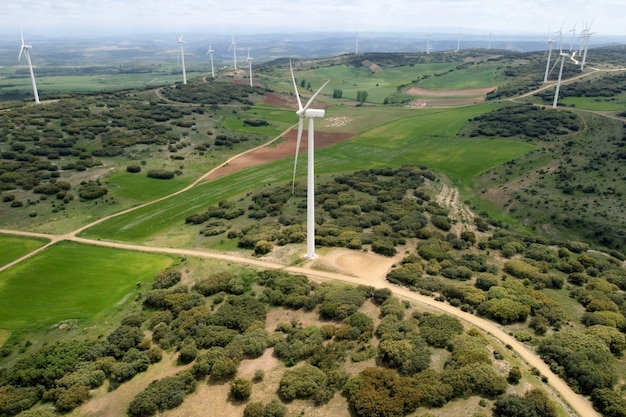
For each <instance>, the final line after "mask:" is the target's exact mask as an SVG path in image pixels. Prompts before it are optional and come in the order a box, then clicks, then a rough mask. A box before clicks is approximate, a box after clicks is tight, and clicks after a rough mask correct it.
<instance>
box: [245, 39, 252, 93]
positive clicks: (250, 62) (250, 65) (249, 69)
mask: <svg viewBox="0 0 626 417" xmlns="http://www.w3.org/2000/svg"><path fill="white" fill-rule="evenodd" d="M246 61H248V74H249V76H250V87H254V86H253V85H252V58H251V57H250V48H248V58H246Z"/></svg>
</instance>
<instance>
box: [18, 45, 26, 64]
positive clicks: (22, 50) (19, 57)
mask: <svg viewBox="0 0 626 417" xmlns="http://www.w3.org/2000/svg"><path fill="white" fill-rule="evenodd" d="M22 52H24V46H22V47H21V48H20V54H19V55H18V56H17V62H20V61H21V60H22Z"/></svg>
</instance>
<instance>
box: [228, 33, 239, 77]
mask: <svg viewBox="0 0 626 417" xmlns="http://www.w3.org/2000/svg"><path fill="white" fill-rule="evenodd" d="M231 49H232V50H233V67H234V68H235V69H237V42H235V37H234V36H233V37H232V42H231V43H230V46H229V47H228V50H229V51H230V50H231Z"/></svg>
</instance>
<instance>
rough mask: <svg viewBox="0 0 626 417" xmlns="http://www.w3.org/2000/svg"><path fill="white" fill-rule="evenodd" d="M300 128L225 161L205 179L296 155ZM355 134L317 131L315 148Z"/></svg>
mask: <svg viewBox="0 0 626 417" xmlns="http://www.w3.org/2000/svg"><path fill="white" fill-rule="evenodd" d="M307 134H308V131H307V130H304V131H303V132H302V141H301V142H300V151H299V152H300V154H304V153H306V151H307ZM297 136H298V130H297V129H291V130H289V131H288V132H287V133H286V134H284V135H283V136H282V138H283V139H284V141H283V142H280V143H277V144H276V145H275V146H272V147H269V146H264V147H259V148H257V149H255V150H253V151H252V152H248V153H246V154H242V155H240V156H238V157H237V158H235V159H232V160H231V161H230V162H227V163H225V164H224V165H222V166H221V167H219V168H217V169H215V170H213V171H212V172H211V173H209V174H208V175H207V176H206V177H204V178H205V179H207V180H209V179H214V178H217V177H221V176H223V175H228V174H232V173H233V172H237V171H241V170H242V169H245V168H249V167H252V166H258V165H263V164H266V163H268V162H272V161H277V160H279V159H282V158H286V157H288V156H292V155H295V152H296V142H297V139H298V137H297ZM353 136H354V135H352V134H350V133H330V132H315V149H321V148H325V147H327V146H330V145H334V144H335V143H339V142H342V141H344V140H347V139H350V138H351V137H353Z"/></svg>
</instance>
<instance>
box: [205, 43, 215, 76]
mask: <svg viewBox="0 0 626 417" xmlns="http://www.w3.org/2000/svg"><path fill="white" fill-rule="evenodd" d="M213 52H215V51H213V49H212V48H211V44H209V50H208V51H207V55H208V56H209V58H210V59H211V77H213V78H215V68H213Z"/></svg>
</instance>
